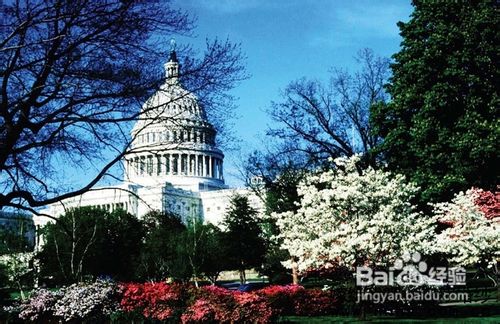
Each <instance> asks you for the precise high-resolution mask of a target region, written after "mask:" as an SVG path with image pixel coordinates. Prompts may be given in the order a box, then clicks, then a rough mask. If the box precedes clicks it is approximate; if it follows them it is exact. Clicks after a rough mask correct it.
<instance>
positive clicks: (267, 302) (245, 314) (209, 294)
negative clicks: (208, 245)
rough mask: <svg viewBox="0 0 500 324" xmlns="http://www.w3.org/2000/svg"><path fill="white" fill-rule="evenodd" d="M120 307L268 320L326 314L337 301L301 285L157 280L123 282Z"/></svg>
mask: <svg viewBox="0 0 500 324" xmlns="http://www.w3.org/2000/svg"><path fill="white" fill-rule="evenodd" d="M121 293H122V298H121V302H120V305H121V308H122V310H124V311H125V312H138V313H141V314H142V315H143V316H144V317H145V318H148V319H153V320H160V321H163V320H172V319H175V320H179V319H180V321H181V322H182V323H207V322H217V323H269V322H272V321H273V320H274V319H275V318H276V316H278V315H282V316H283V315H303V316H314V315H326V314H332V313H335V311H336V310H337V306H338V302H337V299H336V298H335V297H334V296H333V294H332V293H331V292H327V291H322V290H306V289H305V288H304V287H302V286H297V285H295V286H292V285H291V286H270V287H267V288H264V289H261V290H258V291H255V292H251V293H245V292H239V291H231V290H227V289H225V288H220V287H216V286H205V287H202V288H199V289H195V288H194V287H191V286H186V285H178V284H172V285H170V284H166V283H164V282H158V283H143V284H135V283H129V284H122V285H121Z"/></svg>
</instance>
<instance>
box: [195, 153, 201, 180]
mask: <svg viewBox="0 0 500 324" xmlns="http://www.w3.org/2000/svg"><path fill="white" fill-rule="evenodd" d="M199 165H200V156H199V155H198V154H195V155H194V175H195V176H197V177H199V176H200V170H198V166H199Z"/></svg>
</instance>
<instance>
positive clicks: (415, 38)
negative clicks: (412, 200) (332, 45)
mask: <svg viewBox="0 0 500 324" xmlns="http://www.w3.org/2000/svg"><path fill="white" fill-rule="evenodd" d="M413 5H414V7H415V10H414V12H413V14H412V15H411V19H410V20H409V21H408V22H407V23H402V22H400V23H399V24H398V26H399V28H400V30H401V36H402V38H403V41H402V43H401V50H400V51H399V52H398V53H396V54H395V55H394V56H393V58H394V63H393V64H392V65H391V68H392V74H393V75H392V78H391V79H390V82H389V84H388V87H387V91H388V93H389V94H390V96H391V97H392V101H391V102H390V103H389V104H387V105H384V104H381V105H375V106H373V110H372V116H371V117H372V120H373V124H374V126H375V129H376V132H377V134H378V135H380V136H381V137H382V138H383V143H382V145H380V147H379V151H381V152H383V154H384V157H385V160H386V161H387V163H388V166H389V169H391V170H394V171H396V172H399V173H403V174H405V175H407V176H408V177H409V178H410V179H411V180H412V181H413V182H415V183H416V184H417V185H419V186H421V187H422V189H423V193H422V197H421V198H422V201H423V202H429V201H445V200H448V199H451V197H452V196H453V193H456V192H458V191H460V190H466V189H468V188H470V187H471V186H477V187H480V188H485V189H494V188H495V186H496V185H497V184H498V181H499V173H498V165H500V161H499V158H498V151H499V149H500V146H499V145H500V144H499V143H500V124H499V123H500V119H499V118H498V116H499V115H498V106H499V98H498V79H499V67H498V61H499V57H498V44H499V43H500V36H499V33H498V30H499V28H500V26H499V22H500V19H499V15H498V7H497V4H496V3H495V2H494V1H439V2H435V1H414V2H413Z"/></svg>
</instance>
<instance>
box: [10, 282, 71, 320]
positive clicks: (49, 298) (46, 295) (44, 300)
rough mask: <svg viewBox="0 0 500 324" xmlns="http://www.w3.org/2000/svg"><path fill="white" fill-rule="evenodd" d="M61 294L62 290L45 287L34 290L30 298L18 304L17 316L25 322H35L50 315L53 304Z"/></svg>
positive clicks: (52, 310)
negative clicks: (51, 289) (55, 290)
mask: <svg viewBox="0 0 500 324" xmlns="http://www.w3.org/2000/svg"><path fill="white" fill-rule="evenodd" d="M62 296H63V293H62V292H54V291H50V290H46V289H40V290H38V291H36V292H34V293H33V294H32V295H31V298H30V299H28V300H27V301H26V302H24V303H22V304H21V305H20V306H19V311H20V313H19V318H20V319H21V320H23V321H25V322H35V321H42V320H43V319H44V318H47V317H50V316H52V313H53V312H54V306H55V304H56V302H57V301H58V300H59V299H60V298H61V297H62Z"/></svg>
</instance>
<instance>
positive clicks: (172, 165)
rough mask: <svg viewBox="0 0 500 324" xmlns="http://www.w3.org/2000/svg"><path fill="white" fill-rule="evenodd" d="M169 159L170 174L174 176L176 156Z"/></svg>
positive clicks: (171, 155)
mask: <svg viewBox="0 0 500 324" xmlns="http://www.w3.org/2000/svg"><path fill="white" fill-rule="evenodd" d="M169 158H170V170H169V174H174V155H173V154H170V156H169Z"/></svg>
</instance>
